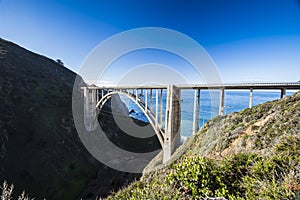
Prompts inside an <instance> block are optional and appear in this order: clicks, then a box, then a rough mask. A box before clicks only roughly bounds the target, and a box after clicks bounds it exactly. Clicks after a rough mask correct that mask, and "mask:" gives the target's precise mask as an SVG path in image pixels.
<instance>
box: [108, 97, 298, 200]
mask: <svg viewBox="0 0 300 200" xmlns="http://www.w3.org/2000/svg"><path fill="white" fill-rule="evenodd" d="M299 119H300V92H298V93H296V94H294V95H292V96H290V97H286V98H284V99H280V100H276V101H272V102H266V103H264V104H261V105H258V106H255V107H253V108H251V109H245V110H243V111H241V112H239V113H232V114H230V115H227V116H224V117H216V118H214V119H212V120H210V121H209V122H208V123H206V124H205V126H204V127H203V128H202V129H201V131H200V132H199V133H198V134H196V135H195V136H193V137H191V138H189V139H188V140H187V141H186V142H185V143H184V144H183V145H182V146H181V147H180V148H179V149H178V150H177V151H176V152H175V154H174V157H173V158H172V160H171V161H174V160H175V162H174V163H173V164H170V163H167V165H158V166H155V164H156V163H158V164H159V163H160V161H159V156H158V157H157V158H156V159H157V160H156V161H155V160H154V161H153V162H152V163H151V165H150V166H148V168H152V169H155V167H156V169H157V170H156V171H154V172H150V173H147V174H146V175H144V176H143V177H142V178H141V180H140V181H136V182H134V183H133V184H131V185H130V186H129V187H128V188H125V189H123V190H121V191H119V192H117V193H115V194H114V195H113V196H110V197H109V199H130V198H133V199H161V198H164V199H205V198H208V197H225V198H226V199H300V156H299V155H300V124H299ZM168 164H170V165H168ZM148 170H149V169H148Z"/></svg>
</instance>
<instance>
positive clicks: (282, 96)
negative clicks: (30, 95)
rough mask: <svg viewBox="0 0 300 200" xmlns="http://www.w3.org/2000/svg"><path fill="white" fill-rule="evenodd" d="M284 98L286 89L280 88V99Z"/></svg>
mask: <svg viewBox="0 0 300 200" xmlns="http://www.w3.org/2000/svg"><path fill="white" fill-rule="evenodd" d="M285 97H286V88H282V89H281V94H280V98H281V99H282V98H285Z"/></svg>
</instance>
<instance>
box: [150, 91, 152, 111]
mask: <svg viewBox="0 0 300 200" xmlns="http://www.w3.org/2000/svg"><path fill="white" fill-rule="evenodd" d="M150 110H151V111H152V89H150Z"/></svg>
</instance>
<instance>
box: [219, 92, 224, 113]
mask: <svg viewBox="0 0 300 200" xmlns="http://www.w3.org/2000/svg"><path fill="white" fill-rule="evenodd" d="M219 115H221V116H222V115H224V88H221V89H220V105H219Z"/></svg>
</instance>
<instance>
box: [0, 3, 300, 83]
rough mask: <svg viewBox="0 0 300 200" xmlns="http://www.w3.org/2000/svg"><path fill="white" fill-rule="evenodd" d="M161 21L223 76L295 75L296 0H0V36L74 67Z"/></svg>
mask: <svg viewBox="0 0 300 200" xmlns="http://www.w3.org/2000/svg"><path fill="white" fill-rule="evenodd" d="M148 26H151V27H164V28H169V29H174V30H176V31H180V32H182V33H184V34H186V35H188V36H190V37H192V38H193V39H195V40H196V41H197V42H199V43H200V44H201V45H202V46H203V47H204V48H205V49H206V50H207V52H208V53H209V54H210V56H211V57H212V59H213V60H214V62H215V63H216V65H217V67H218V69H219V71H220V73H221V76H222V78H223V80H224V82H244V81H245V82H249V81H298V80H300V2H299V0H90V1H87V0H86V1H85V0H81V1H79V0H49V1H46V0H45V1H40V0H26V1H24V0H0V37H1V38H3V39H6V40H9V41H12V42H15V43H17V44H19V45H21V46H23V47H25V48H27V49H29V50H32V51H34V52H37V53H39V54H43V55H45V56H47V57H50V58H53V59H58V58H59V59H62V60H63V62H64V63H65V66H67V67H68V68H70V69H71V70H73V71H75V72H78V71H79V69H80V66H81V64H82V63H83V61H84V59H85V58H86V57H87V56H88V54H89V52H90V51H91V50H92V49H93V48H94V47H95V46H97V45H98V44H99V43H100V42H101V41H103V40H105V39H107V38H108V37H110V36H113V35H114V34H117V33H119V32H121V31H125V30H128V29H132V28H138V27H148Z"/></svg>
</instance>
